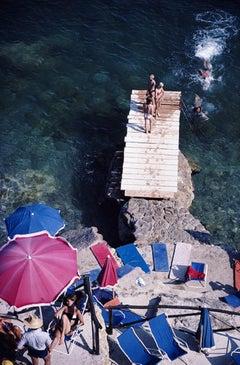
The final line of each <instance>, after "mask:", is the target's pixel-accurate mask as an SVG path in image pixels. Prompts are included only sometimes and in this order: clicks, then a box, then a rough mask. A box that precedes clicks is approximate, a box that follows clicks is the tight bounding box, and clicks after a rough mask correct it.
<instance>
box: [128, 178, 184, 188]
mask: <svg viewBox="0 0 240 365" xmlns="http://www.w3.org/2000/svg"><path fill="white" fill-rule="evenodd" d="M130 185H131V186H142V187H143V186H148V187H150V186H151V187H154V188H156V187H157V188H159V189H160V188H161V187H165V186H169V187H176V186H177V183H176V179H175V177H174V178H173V177H172V176H170V178H167V177H163V178H162V179H160V178H159V179H144V178H142V179H135V180H134V181H133V179H132V178H129V179H127V178H125V179H122V181H121V186H122V187H123V186H124V187H125V190H126V189H127V186H130Z"/></svg>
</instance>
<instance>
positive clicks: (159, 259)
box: [151, 243, 169, 272]
mask: <svg viewBox="0 0 240 365" xmlns="http://www.w3.org/2000/svg"><path fill="white" fill-rule="evenodd" d="M151 246H152V255H153V267H154V270H155V271H163V272H168V271H169V265H168V255H167V247H166V244H165V243H152V244H151Z"/></svg>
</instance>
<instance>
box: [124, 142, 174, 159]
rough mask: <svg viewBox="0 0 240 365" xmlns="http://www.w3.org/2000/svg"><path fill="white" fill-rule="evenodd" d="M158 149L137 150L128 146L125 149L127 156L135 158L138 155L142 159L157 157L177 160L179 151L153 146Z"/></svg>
mask: <svg viewBox="0 0 240 365" xmlns="http://www.w3.org/2000/svg"><path fill="white" fill-rule="evenodd" d="M153 146H156V147H153V148H150V147H149V148H144V147H143V148H136V147H134V146H133V147H131V146H127V147H126V149H125V156H133V155H134V156H135V155H136V154H137V155H139V156H140V157H143V156H150V157H152V158H155V157H156V156H165V155H167V156H174V159H176V154H177V149H175V148H174V149H173V148H167V149H166V148H162V149H161V147H163V146H161V147H158V146H157V145H153Z"/></svg>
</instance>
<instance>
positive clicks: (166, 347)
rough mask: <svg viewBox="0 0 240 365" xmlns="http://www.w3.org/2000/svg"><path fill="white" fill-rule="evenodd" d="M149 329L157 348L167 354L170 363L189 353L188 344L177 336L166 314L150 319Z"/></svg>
mask: <svg viewBox="0 0 240 365" xmlns="http://www.w3.org/2000/svg"><path fill="white" fill-rule="evenodd" d="M149 327H150V331H151V334H152V336H153V339H154V340H155V343H156V345H157V347H158V348H159V349H160V350H162V351H164V353H166V354H167V356H168V358H169V360H170V361H173V360H175V359H177V358H178V357H181V356H183V355H186V354H187V353H188V351H189V348H188V345H187V343H186V342H185V341H183V340H182V339H180V338H178V337H177V336H176V335H175V333H174V332H173V329H172V327H171V326H170V324H169V323H168V320H167V316H166V314H165V313H162V314H160V315H159V316H157V317H154V318H152V319H150V320H149ZM183 347H185V348H183Z"/></svg>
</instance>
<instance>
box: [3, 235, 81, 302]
mask: <svg viewBox="0 0 240 365" xmlns="http://www.w3.org/2000/svg"><path fill="white" fill-rule="evenodd" d="M76 278H78V268H77V250H76V249H75V248H73V247H72V246H71V244H70V243H69V242H67V241H66V240H65V239H64V238H62V237H52V236H50V235H49V233H48V232H47V231H42V232H38V233H33V234H28V235H21V236H20V235H19V236H15V237H14V239H12V240H10V241H9V242H8V243H6V244H5V245H4V246H3V247H2V248H1V249H0V298H2V299H3V300H5V301H6V302H7V303H8V304H9V305H10V306H15V307H16V308H23V307H28V306H30V305H35V304H36V305H44V304H45V305H46V304H49V303H51V302H53V301H54V300H55V299H56V298H57V297H58V296H59V295H60V294H61V293H62V292H63V291H64V289H65V288H66V287H67V286H68V285H69V284H71V283H72V282H73V281H74V280H75V279H76Z"/></svg>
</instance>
